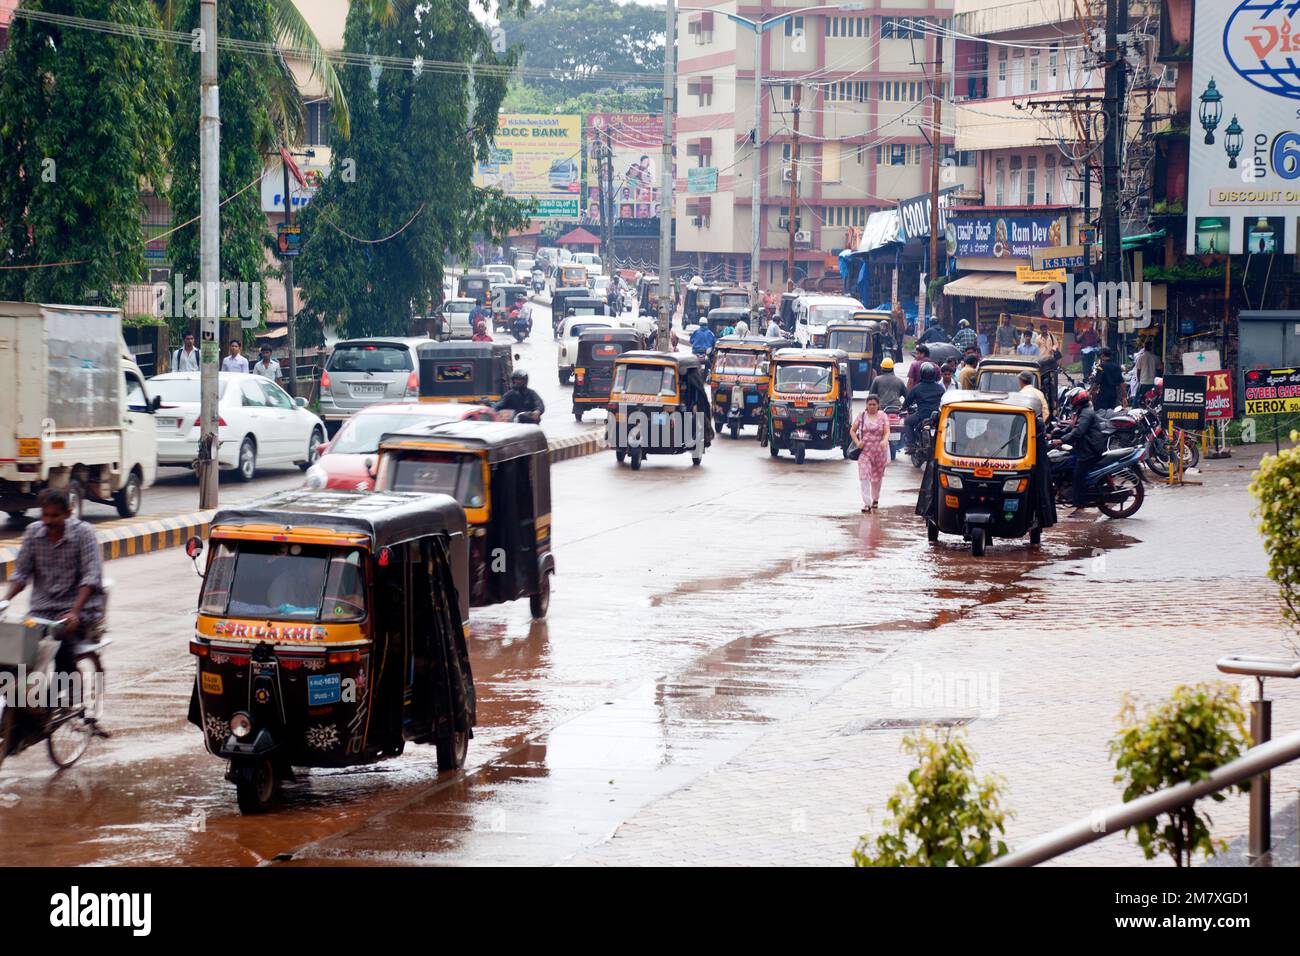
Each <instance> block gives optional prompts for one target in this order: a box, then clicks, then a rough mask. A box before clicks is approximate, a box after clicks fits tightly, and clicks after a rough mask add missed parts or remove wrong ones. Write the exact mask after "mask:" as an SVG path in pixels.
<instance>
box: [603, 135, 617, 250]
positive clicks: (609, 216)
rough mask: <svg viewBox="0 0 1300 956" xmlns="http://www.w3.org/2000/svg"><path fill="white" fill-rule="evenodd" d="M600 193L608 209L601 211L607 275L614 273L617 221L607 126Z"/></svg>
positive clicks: (611, 153) (612, 157) (610, 141)
mask: <svg viewBox="0 0 1300 956" xmlns="http://www.w3.org/2000/svg"><path fill="white" fill-rule="evenodd" d="M601 195H603V196H605V206H606V208H607V209H608V210H609V212H608V213H603V214H602V215H603V216H604V223H603V225H604V228H603V229H602V230H601V234H602V235H605V234H606V232H608V240H607V245H606V246H605V271H606V272H607V273H608V274H609V275H613V274H614V224H615V223H616V222H617V221H618V216H617V214H616V210H617V208H618V205H617V202H616V200H615V197H614V144H613V137H612V136H611V134H610V132H609V127H606V128H605V185H604V188H602V189H601Z"/></svg>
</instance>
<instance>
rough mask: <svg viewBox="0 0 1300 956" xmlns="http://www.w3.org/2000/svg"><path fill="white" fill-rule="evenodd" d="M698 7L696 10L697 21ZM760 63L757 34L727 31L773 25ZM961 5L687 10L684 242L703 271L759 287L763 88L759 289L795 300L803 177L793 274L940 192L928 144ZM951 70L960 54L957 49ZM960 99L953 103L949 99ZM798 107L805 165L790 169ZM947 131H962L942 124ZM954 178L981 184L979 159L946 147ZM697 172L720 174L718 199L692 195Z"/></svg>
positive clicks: (680, 144) (918, 1) (704, 3)
mask: <svg viewBox="0 0 1300 956" xmlns="http://www.w3.org/2000/svg"><path fill="white" fill-rule="evenodd" d="M692 8H694V9H692ZM795 10H803V11H804V12H801V13H797V14H796V15H794V16H791V17H789V18H788V19H785V20H784V21H783V22H782V23H781V24H780V25H778V26H775V27H772V28H770V29H768V30H766V31H764V32H763V33H762V36H761V40H760V42H759V45H758V54H757V55H758V56H759V57H761V62H759V63H757V64H756V63H755V56H756V51H755V39H754V33H753V31H752V30H751V29H749V28H747V27H745V26H743V25H738V24H736V23H735V22H733V21H731V20H729V19H728V18H727V16H726V14H727V13H733V14H736V15H738V16H740V17H744V18H746V19H748V20H750V21H763V20H771V19H772V18H773V17H778V16H780V15H781V14H784V13H788V12H790V11H795ZM951 14H952V0H866V2H858V3H845V4H839V5H835V6H822V7H810V6H809V4H807V3H800V2H798V0H786V2H774V0H764V2H762V3H757V4H743V3H738V2H737V0H721V2H715V3H710V2H709V0H687V3H686V4H685V6H684V7H683V8H682V12H681V14H680V18H679V21H678V31H679V47H678V50H679V67H678V87H677V124H676V128H675V130H674V134H675V137H676V145H677V155H678V157H679V159H678V166H677V168H678V176H679V178H678V181H677V188H676V202H677V242H676V246H677V249H678V251H679V252H683V251H684V252H688V253H692V254H694V255H695V256H696V258H697V264H698V266H699V267H701V268H702V269H704V270H709V271H714V272H720V273H721V274H723V275H725V276H726V277H727V278H730V279H733V280H739V281H745V282H748V281H749V278H750V276H749V271H750V251H751V237H752V229H751V216H752V212H751V210H752V190H753V179H752V178H751V177H752V162H753V148H754V147H753V140H752V138H751V137H752V132H751V131H752V130H753V126H754V95H755V93H754V90H755V83H754V76H755V69H756V68H757V71H758V75H759V77H760V78H761V80H762V94H761V95H762V98H763V103H762V111H761V115H762V120H761V124H760V128H759V130H758V141H759V143H760V144H761V173H760V186H761V218H760V222H761V229H762V236H761V242H760V276H759V283H760V285H761V286H763V287H765V288H784V286H785V282H786V279H787V256H788V251H789V234H788V231H787V230H788V222H789V220H788V217H789V216H790V215H791V209H790V206H791V203H790V186H791V182H790V180H791V178H792V177H795V176H797V177H798V184H797V202H796V204H795V209H794V212H793V215H794V218H795V228H796V233H795V236H796V243H795V246H796V248H795V270H794V271H795V276H794V278H796V279H799V278H802V277H804V276H820V275H822V274H823V273H824V272H825V271H826V266H827V264H828V259H829V261H831V262H833V259H830V257H833V256H834V255H836V254H837V253H838V252H839V251H840V250H841V249H842V248H843V247H844V246H845V245H846V242H848V241H849V240H850V238H851V237H852V236H856V235H858V234H860V233H861V231H862V228H863V227H864V226H865V225H866V223H867V220H868V217H869V216H870V215H871V214H872V213H873V212H878V211H881V210H885V209H890V208H893V207H894V206H895V205H896V204H897V203H898V201H899V200H903V199H909V198H912V197H915V196H919V195H922V194H924V193H928V192H929V189H930V158H931V152H930V147H929V145H928V139H927V134H928V130H929V123H930V119H931V110H932V109H933V107H934V102H935V100H934V94H935V93H937V92H941V91H940V90H938V89H936V87H935V83H936V76H935V60H936V55H937V44H938V42H939V41H938V38H937V33H939V32H940V31H946V29H947V28H948V27H950V25H951ZM944 46H945V57H946V58H947V60H948V62H951V57H952V55H953V46H954V45H953V43H952V41H951V40H948V41H947V42H946V43H945V45H944ZM950 97H951V90H948V91H947V95H946V96H945V99H949V98H950ZM796 102H797V103H798V113H797V117H798V144H799V154H798V155H799V161H798V163H797V164H792V163H791V156H792V151H793V148H794V143H795V124H796ZM943 127H944V129H950V121H949V120H948V118H947V117H944V118H943ZM941 145H942V148H943V150H944V153H945V154H947V156H948V158H949V159H950V160H951V161H952V166H953V168H954V173H953V174H952V175H950V176H949V177H948V178H947V179H946V180H945V186H949V185H967V186H969V185H973V183H974V166H973V161H972V160H971V158H970V157H966V156H961V155H959V154H956V153H954V151H953V148H952V137H951V136H950V135H946V134H945V135H944V136H943V137H942V144H941ZM690 167H705V168H709V167H711V168H713V169H715V170H716V171H717V186H716V190H715V191H713V192H706V193H691V192H689V191H688V188H687V183H688V175H689V174H688V169H689V168H690Z"/></svg>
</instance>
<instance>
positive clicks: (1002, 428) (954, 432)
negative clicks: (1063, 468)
mask: <svg viewBox="0 0 1300 956" xmlns="http://www.w3.org/2000/svg"><path fill="white" fill-rule="evenodd" d="M1028 447H1029V418H1028V416H1026V415H1021V414H1018V413H1012V412H1002V413H999V412H982V411H975V410H969V411H968V410H965V409H957V410H953V411H951V412H949V413H948V421H947V423H946V424H945V425H944V432H943V450H944V452H946V453H947V454H949V455H952V456H953V457H956V458H999V459H1003V460H1007V461H1019V460H1020V459H1021V458H1024V457H1025V455H1026V454H1027V452H1028Z"/></svg>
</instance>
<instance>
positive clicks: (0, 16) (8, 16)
mask: <svg viewBox="0 0 1300 956" xmlns="http://www.w3.org/2000/svg"><path fill="white" fill-rule="evenodd" d="M17 9H18V0H0V50H3V49H4V48H5V47H7V46H8V45H9V24H10V23H12V22H13V18H14V11H15V10H17Z"/></svg>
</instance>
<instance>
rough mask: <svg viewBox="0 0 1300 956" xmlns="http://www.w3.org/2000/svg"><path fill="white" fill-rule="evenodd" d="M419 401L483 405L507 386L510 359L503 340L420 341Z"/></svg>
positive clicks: (498, 396) (507, 388)
mask: <svg viewBox="0 0 1300 956" xmlns="http://www.w3.org/2000/svg"><path fill="white" fill-rule="evenodd" d="M416 355H417V356H418V358H419V361H420V401H422V402H463V403H465V404H466V405H487V404H491V403H492V402H499V401H500V400H501V396H502V395H504V394H505V393H506V392H507V391H509V389H510V373H511V371H512V370H513V368H512V367H513V364H514V361H513V358H512V356H511V353H510V346H509V345H507V344H506V343H504V342H422V343H421V344H420V346H419V347H418V348H417V349H416Z"/></svg>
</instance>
